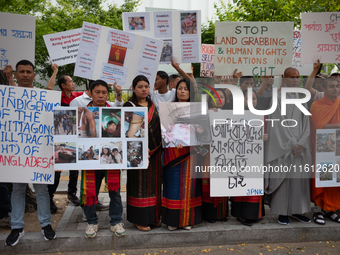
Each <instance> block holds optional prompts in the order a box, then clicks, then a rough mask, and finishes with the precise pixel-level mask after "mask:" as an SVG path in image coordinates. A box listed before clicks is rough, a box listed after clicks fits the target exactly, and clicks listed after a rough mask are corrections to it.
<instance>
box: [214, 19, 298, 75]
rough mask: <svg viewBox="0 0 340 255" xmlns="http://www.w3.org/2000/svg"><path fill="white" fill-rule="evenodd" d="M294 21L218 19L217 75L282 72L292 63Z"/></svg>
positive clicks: (275, 73) (272, 73)
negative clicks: (235, 72)
mask: <svg viewBox="0 0 340 255" xmlns="http://www.w3.org/2000/svg"><path fill="white" fill-rule="evenodd" d="M293 26H294V23H293V22H216V24H215V36H216V37H215V75H218V76H222V75H232V74H233V72H234V70H235V69H236V68H237V69H238V70H239V71H242V73H243V75H253V76H268V75H270V76H271V75H281V74H283V72H284V70H285V69H286V68H287V67H290V66H291V65H292V49H293V46H292V34H293Z"/></svg>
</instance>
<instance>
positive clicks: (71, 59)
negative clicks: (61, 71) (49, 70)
mask: <svg viewBox="0 0 340 255" xmlns="http://www.w3.org/2000/svg"><path fill="white" fill-rule="evenodd" d="M80 34H81V28H78V29H73V30H69V31H65V32H61V33H54V34H49V35H44V36H43V37H44V41H45V45H46V48H47V50H48V54H49V55H50V59H51V61H52V62H53V63H55V64H58V65H59V66H63V65H67V64H71V63H75V62H76V59H77V54H78V49H79V42H80Z"/></svg>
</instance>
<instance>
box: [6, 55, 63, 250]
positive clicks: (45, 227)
mask: <svg viewBox="0 0 340 255" xmlns="http://www.w3.org/2000/svg"><path fill="white" fill-rule="evenodd" d="M14 75H15V78H16V79H17V82H18V86H19V87H25V88H33V80H34V78H35V73H34V65H33V64H32V63H31V62H30V61H28V60H21V61H19V62H18V63H17V64H16V72H15V74H14ZM26 186H27V183H13V190H12V197H11V205H12V214H11V222H12V226H11V229H12V231H11V233H10V234H9V235H8V237H7V239H6V245H8V246H14V245H16V244H17V243H18V242H19V239H20V238H21V237H22V236H23V235H24V233H25V232H24V225H25V223H24V221H23V217H24V213H25V193H26ZM33 187H34V190H35V193H36V198H37V205H38V210H37V213H38V218H39V222H40V226H41V228H42V234H43V236H44V239H45V240H52V239H54V238H56V234H55V232H54V230H53V229H52V227H51V212H50V198H49V194H48V188H47V184H35V183H34V184H33Z"/></svg>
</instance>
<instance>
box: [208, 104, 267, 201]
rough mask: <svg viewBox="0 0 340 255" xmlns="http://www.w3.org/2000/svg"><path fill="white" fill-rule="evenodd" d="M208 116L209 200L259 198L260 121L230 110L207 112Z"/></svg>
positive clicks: (260, 181)
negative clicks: (244, 197) (209, 142)
mask: <svg viewBox="0 0 340 255" xmlns="http://www.w3.org/2000/svg"><path fill="white" fill-rule="evenodd" d="M209 116H210V124H211V131H212V142H211V144H210V173H211V175H210V194H211V196H212V197H221V196H222V197H225V196H232V197H236V196H253V195H263V194H264V192H263V175H262V169H261V166H262V165H263V131H264V128H263V127H259V126H260V125H261V124H260V123H261V121H262V124H263V117H259V116H258V115H254V114H252V113H250V112H249V111H245V114H244V115H243V116H235V115H233V111H232V110H219V111H218V112H215V111H213V110H209ZM250 121H251V122H252V123H251V122H250ZM231 122H232V123H233V124H230V123H231ZM243 124H244V125H243ZM249 124H251V126H250V125H249Z"/></svg>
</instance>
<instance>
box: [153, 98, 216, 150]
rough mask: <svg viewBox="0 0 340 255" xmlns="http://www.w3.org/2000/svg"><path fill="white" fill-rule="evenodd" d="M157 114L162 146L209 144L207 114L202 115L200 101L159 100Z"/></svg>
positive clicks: (209, 134)
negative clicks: (159, 122) (159, 121)
mask: <svg viewBox="0 0 340 255" xmlns="http://www.w3.org/2000/svg"><path fill="white" fill-rule="evenodd" d="M159 116H160V120H161V129H162V145H163V148H169V147H177V146H178V145H179V144H181V145H182V146H183V147H186V146H196V145H208V144H210V142H211V133H210V122H209V116H208V115H202V112H201V103H198V102H194V103H190V102H186V103H184V102H181V103H180V102H160V103H159Z"/></svg>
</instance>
